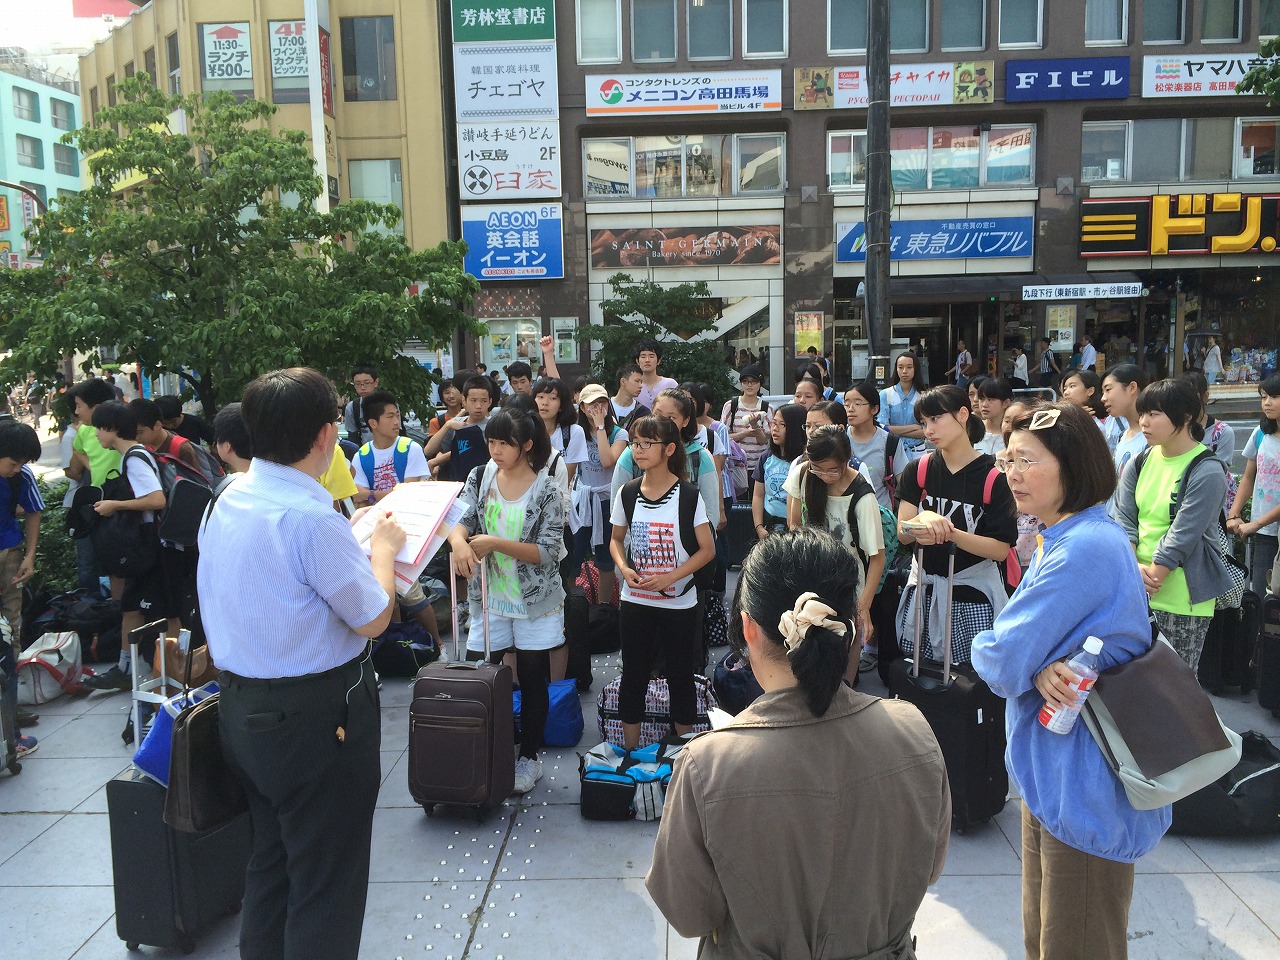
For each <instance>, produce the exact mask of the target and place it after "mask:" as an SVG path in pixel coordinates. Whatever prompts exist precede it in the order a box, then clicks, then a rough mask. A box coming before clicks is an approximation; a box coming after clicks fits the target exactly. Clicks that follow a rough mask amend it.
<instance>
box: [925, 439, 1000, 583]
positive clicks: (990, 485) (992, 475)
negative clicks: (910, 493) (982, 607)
mask: <svg viewBox="0 0 1280 960" xmlns="http://www.w3.org/2000/svg"><path fill="white" fill-rule="evenodd" d="M931 456H933V455H932V454H929V453H926V454H925V455H924V456H923V457H921V458H920V459H919V460H917V461H916V483H918V484H919V485H920V498H921V499H922V500H923V499H924V496H925V487H924V481H925V477H926V476H927V475H928V473H929V458H930V457H931ZM998 476H1000V471H999V470H997V469H996V468H995V467H992V468H991V469H990V470H988V471H987V479H986V481H985V482H984V483H983V484H982V505H983V506H984V507H989V506H991V492H992V491H993V490H994V489H995V485H996V477H998ZM999 563H1000V564H1001V565H1002V566H1003V567H1004V582H1005V583H1006V584H1008V586H1009V589H1010V590H1013V589H1016V588H1017V586H1018V584H1020V583H1021V582H1022V563H1021V561H1019V560H1018V551H1017V549H1016V548H1014V547H1010V548H1009V553H1008V554H1007V555H1006V556H1005V558H1004V559H1003V560H1001V561H999Z"/></svg>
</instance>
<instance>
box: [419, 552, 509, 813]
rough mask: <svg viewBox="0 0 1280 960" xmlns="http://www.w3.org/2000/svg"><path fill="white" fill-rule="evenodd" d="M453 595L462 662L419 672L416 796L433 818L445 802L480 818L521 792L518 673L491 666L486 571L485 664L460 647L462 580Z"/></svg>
mask: <svg viewBox="0 0 1280 960" xmlns="http://www.w3.org/2000/svg"><path fill="white" fill-rule="evenodd" d="M449 583H450V585H451V589H452V591H453V654H454V662H452V663H450V662H446V661H444V660H438V661H436V662H435V663H430V664H427V666H425V667H423V668H422V669H421V670H419V671H418V676H417V677H416V678H415V679H414V681H413V701H412V703H411V704H410V706H409V792H410V793H411V794H412V795H413V799H414V800H415V801H417V802H418V803H420V804H422V808H423V809H424V810H426V812H427V815H428V816H430V815H431V814H432V813H433V808H434V806H435V804H437V803H448V804H457V805H459V806H467V807H474V808H475V810H476V814H477V816H478V817H483V816H484V814H485V813H486V812H487V811H488V810H489V809H490V808H492V807H496V806H499V805H500V804H501V803H502V801H504V800H506V799H507V797H509V796H511V791H512V790H513V789H514V788H515V784H516V781H515V776H516V752H515V719H514V715H513V709H512V678H511V668H510V667H508V666H506V665H504V664H498V665H496V666H495V665H493V664H491V663H489V620H488V609H489V579H488V574H487V572H486V567H485V565H484V563H483V562H482V563H481V564H480V596H481V603H480V607H481V617H482V618H483V627H484V654H485V658H484V660H480V661H475V662H466V661H464V660H463V659H462V657H463V656H465V653H464V651H465V649H466V643H465V641H463V642H462V643H461V644H460V643H459V634H460V633H461V631H460V630H459V629H458V592H457V591H458V588H457V578H456V577H454V576H452V575H451V576H450V577H449Z"/></svg>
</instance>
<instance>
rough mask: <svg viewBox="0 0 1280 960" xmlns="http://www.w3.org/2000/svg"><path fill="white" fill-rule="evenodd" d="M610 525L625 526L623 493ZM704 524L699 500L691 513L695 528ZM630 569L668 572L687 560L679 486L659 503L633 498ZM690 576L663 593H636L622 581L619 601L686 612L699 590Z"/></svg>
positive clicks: (678, 581)
mask: <svg viewBox="0 0 1280 960" xmlns="http://www.w3.org/2000/svg"><path fill="white" fill-rule="evenodd" d="M609 522H610V523H612V524H613V525H614V526H616V527H625V526H626V525H627V511H626V508H625V507H624V506H623V505H622V491H621V490H619V491H618V497H617V499H616V500H614V502H613V513H612V515H611V516H610V517H609ZM706 522H707V511H706V508H705V507H704V506H703V505H702V498H701V497H698V505H697V507H696V508H695V510H694V512H693V525H694V527H695V528H697V527H700V526H702V525H703V524H704V523H706ZM630 535H631V545H630V547H629V548H628V549H629V551H630V554H631V566H632V568H633V569H634V570H635V571H636V573H638V574H640V575H641V576H642V577H643V576H652V575H654V574H663V573H670V572H671V571H672V570H675V569H676V568H677V567H679V566H680V565H681V564H682V563H684V562H685V561H687V560H688V559H689V553H688V551H686V550H685V548H684V543H683V542H682V541H681V538H680V484H679V483H675V484H672V486H671V489H670V490H668V491H667V492H666V493H665V494H663V496H662V497H661V499H659V500H647V499H645V496H644V493H643V491H642V492H641V493H640V495H639V496H637V497H636V509H635V513H634V514H633V515H632V517H631V528H630ZM692 579H693V577H692V576H688V577H681V578H680V579H679V580H677V581H676V582H675V583H673V584H672V585H671V586H670V587H668V588H667V589H666V591H664V593H660V594H659V593H652V592H649V591H647V590H639V589H637V588H635V587H633V586H631V584H629V583H627V582H626V581H625V580H624V581H623V582H622V599H623V600H629V601H631V602H632V603H639V604H643V605H644V606H647V607H665V608H666V609H668V610H687V609H689V608H690V607H692V606H693V605H694V604H696V603H697V602H698V591H696V590H694V589H693V587H692V585H691V584H690V582H689V581H690V580H692Z"/></svg>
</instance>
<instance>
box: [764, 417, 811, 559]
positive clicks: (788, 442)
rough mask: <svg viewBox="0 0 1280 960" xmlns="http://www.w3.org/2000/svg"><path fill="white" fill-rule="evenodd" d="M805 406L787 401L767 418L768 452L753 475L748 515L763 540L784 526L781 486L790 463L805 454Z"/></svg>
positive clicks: (784, 493) (785, 516) (783, 497)
mask: <svg viewBox="0 0 1280 960" xmlns="http://www.w3.org/2000/svg"><path fill="white" fill-rule="evenodd" d="M806 413H807V411H806V409H805V408H804V407H802V406H801V405H800V404H798V403H786V404H783V405H782V406H781V407H779V408H778V409H777V410H775V411H773V417H772V419H771V420H770V421H769V453H768V455H767V456H765V457H764V458H763V459H761V461H760V463H759V464H758V465H757V466H756V471H755V473H754V474H753V475H752V478H753V479H754V480H755V489H754V491H753V492H752V494H751V517H752V520H754V521H755V532H756V537H757V538H758V539H760V540H763V539H764V538H765V537H767V536H768V535H769V534H771V533H775V532H777V531H778V530H785V529H786V528H787V492H786V490H785V489H784V487H785V485H786V482H787V474H788V473H789V472H790V471H791V465H792V464H793V463H795V462H796V460H798V459H799V458H800V457H802V456H803V455H804V444H805V432H804V425H805V416H806Z"/></svg>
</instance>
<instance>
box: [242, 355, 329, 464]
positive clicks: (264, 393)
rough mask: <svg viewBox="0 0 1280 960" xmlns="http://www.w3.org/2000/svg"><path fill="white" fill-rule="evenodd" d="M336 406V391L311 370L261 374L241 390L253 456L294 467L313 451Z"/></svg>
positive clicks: (320, 375) (302, 369) (322, 377)
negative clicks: (292, 464) (293, 465)
mask: <svg viewBox="0 0 1280 960" xmlns="http://www.w3.org/2000/svg"><path fill="white" fill-rule="evenodd" d="M337 407H338V391H337V390H336V389H334V386H333V384H332V383H330V382H329V378H328V377H326V376H324V374H322V373H320V372H318V371H316V370H312V369H311V368H310V367H290V368H288V369H286V370H273V371H272V372H271V373H264V374H263V375H262V376H260V377H258V379H256V380H254V381H253V382H252V383H251V384H249V386H247V387H245V390H244V396H243V397H242V399H241V402H240V412H241V413H242V414H243V416H244V422H245V424H246V425H247V426H248V427H249V439H250V442H251V443H252V444H253V455H254V456H255V457H258V458H259V459H261V460H270V461H272V462H273V463H283V464H291V463H297V462H298V461H299V460H302V459H304V458H305V457H306V456H307V455H308V454H309V453H310V452H311V448H312V447H314V446H315V443H316V438H317V437H319V436H320V431H322V430H323V429H324V428H325V427H326V426H328V425H329V424H331V423H333V412H334V410H336V409H337ZM332 452H333V451H330V453H332Z"/></svg>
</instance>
